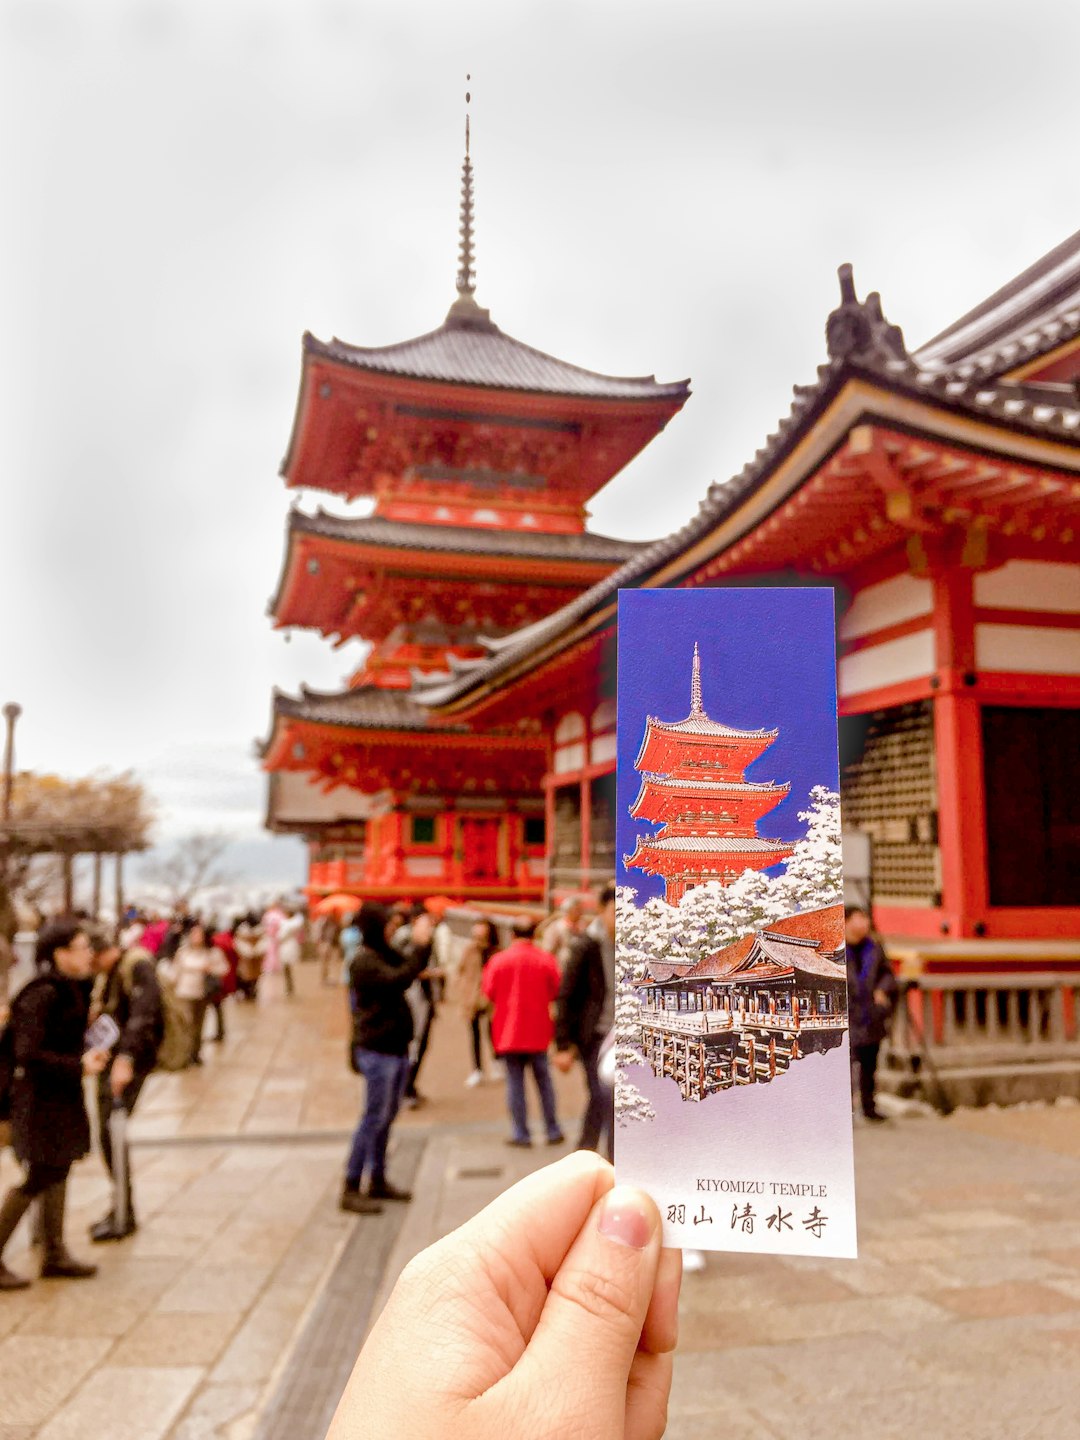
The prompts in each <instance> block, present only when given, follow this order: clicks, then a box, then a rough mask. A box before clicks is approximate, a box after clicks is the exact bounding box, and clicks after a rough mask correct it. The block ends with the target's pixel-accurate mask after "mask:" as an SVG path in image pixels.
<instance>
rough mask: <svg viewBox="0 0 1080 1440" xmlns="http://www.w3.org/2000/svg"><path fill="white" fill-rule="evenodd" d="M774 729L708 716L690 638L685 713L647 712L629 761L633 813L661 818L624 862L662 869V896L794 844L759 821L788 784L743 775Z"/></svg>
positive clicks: (763, 863)
mask: <svg viewBox="0 0 1080 1440" xmlns="http://www.w3.org/2000/svg"><path fill="white" fill-rule="evenodd" d="M777 733H778V732H777V731H776V730H737V729H734V728H733V727H732V726H730V725H722V724H720V722H719V721H717V720H711V719H710V718H709V716H708V715H707V714H706V713H705V708H704V706H703V705H702V703H701V654H700V652H699V650H698V647H697V645H695V646H694V664H693V672H692V678H691V682H690V714H689V715H688V716H687V717H686V719H685V720H679V721H677V722H676V723H674V724H668V723H666V722H664V721H662V720H658V719H657V718H656V717H655V716H654V715H650V716H649V718H648V720H647V722H646V726H645V737H644V739H643V740H642V742H641V749H640V750H639V751H638V757H637V759H636V760H635V762H634V766H635V768H636V769H637V770H638V771H640V772H641V774H642V781H641V789H640V791H639V792H638V797H637V799H636V800H635V801H634V803H633V805H632V806H631V807H630V814H631V815H632V816H633V817H634V819H635V820H650V821H653V822H656V823H661V824H662V829H660V830H659V831H658V832H657V833H656V834H655V835H649V836H642V835H639V836H638V839H637V847H636V848H635V850H634V853H633V855H627V856H626V857H625V863H626V865H627V866H633V867H635V868H636V869H639V870H644V871H645V873H646V874H647V875H662V876H663V878H664V889H665V894H666V898H667V900H668V902H669V903H670V904H672V905H677V904H678V903H679V901H680V900H681V899H682V898H683V896H684V895H685V894H686V891H687V890H688V889H690V887H691V886H693V885H701V884H703V883H704V882H705V881H706V880H719V881H720V883H721V884H725V885H726V884H729V883H730V882H731V881H732V880H734V879H735V878H736V877H737V876H739V875H741V874H742V872H743V871H744V870H748V869H749V870H768V869H769V868H770V867H771V866H773V865H778V864H779V863H780V861H781V860H786V859H787V858H788V856H789V855H790V854H791V852H792V849H793V848H794V847H793V846H791V845H789V844H787V843H786V842H785V841H783V840H765V839H762V837H761V836H760V835H759V834H758V833H757V825H758V821H759V820H760V819H761V818H762V816H763V815H767V814H768V813H769V811H770V810H773V809H775V807H776V806H777V805H779V804H780V802H781V800H783V799H784V798H785V796H786V795H787V793H788V789H789V786H787V785H774V784H773V783H772V782H769V783H768V784H764V785H756V784H751V783H748V782H747V781H746V780H745V779H744V776H745V773H746V769H747V766H749V765H751V764H752V763H753V762H754V761H755V760H757V759H758V758H759V756H761V755H763V754H764V752H765V751H766V750H767V749H768V748H769V746H770V745H771V744H772V743H773V741H774V740H775V739H776V736H777Z"/></svg>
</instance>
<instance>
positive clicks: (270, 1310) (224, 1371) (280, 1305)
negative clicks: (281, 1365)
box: [210, 1292, 309, 1385]
mask: <svg viewBox="0 0 1080 1440" xmlns="http://www.w3.org/2000/svg"><path fill="white" fill-rule="evenodd" d="M308 1298H309V1297H308V1294H307V1293H306V1292H305V1293H304V1294H303V1295H302V1296H299V1297H295V1298H294V1299H293V1301H292V1303H289V1302H288V1301H287V1300H285V1299H280V1297H274V1298H273V1299H271V1298H270V1297H267V1299H266V1300H264V1301H260V1303H259V1304H258V1305H256V1307H255V1308H254V1310H252V1312H251V1314H250V1315H249V1316H248V1318H247V1319H246V1320H245V1321H244V1323H243V1325H241V1327H240V1329H239V1330H238V1331H237V1332H236V1334H235V1335H234V1336H233V1338H232V1341H231V1342H230V1344H229V1347H228V1349H227V1350H226V1351H225V1353H224V1355H222V1357H221V1359H220V1360H219V1361H218V1363H217V1365H216V1366H215V1367H214V1370H213V1372H212V1374H211V1376H210V1379H211V1380H212V1381H213V1382H214V1383H215V1384H233V1385H235V1384H243V1383H245V1382H246V1383H250V1382H252V1381H255V1380H258V1381H263V1382H265V1381H266V1380H268V1379H269V1378H270V1376H271V1375H272V1374H273V1373H274V1370H275V1369H276V1367H277V1363H278V1361H279V1359H280V1357H281V1356H282V1354H283V1353H284V1352H285V1350H286V1349H287V1348H288V1346H289V1342H290V1341H291V1340H292V1338H293V1335H294V1333H295V1331H296V1326H297V1322H298V1320H299V1319H300V1317H301V1316H302V1314H303V1312H304V1309H305V1304H306V1301H307V1299H308ZM297 1301H299V1303H297Z"/></svg>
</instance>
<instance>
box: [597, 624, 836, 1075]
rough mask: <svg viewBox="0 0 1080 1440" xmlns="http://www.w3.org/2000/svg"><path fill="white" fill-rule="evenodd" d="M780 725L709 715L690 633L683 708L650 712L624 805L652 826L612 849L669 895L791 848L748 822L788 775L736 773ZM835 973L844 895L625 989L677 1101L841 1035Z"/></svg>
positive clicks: (779, 857) (648, 1050)
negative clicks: (637, 779)
mask: <svg viewBox="0 0 1080 1440" xmlns="http://www.w3.org/2000/svg"><path fill="white" fill-rule="evenodd" d="M778 733H779V732H778V731H777V730H768V729H763V730H741V729H737V728H735V727H733V726H730V725H724V724H722V723H721V722H719V721H717V720H713V719H711V718H710V716H709V715H708V714H707V713H706V711H705V708H704V705H703V703H702V696H701V655H700V652H699V649H698V646H697V645H696V644H695V646H694V659H693V669H692V677H691V686H690V714H689V715H688V716H687V717H686V719H685V720H680V721H677V722H674V723H669V722H665V721H662V720H658V719H657V718H656V717H655V716H653V715H649V716H648V717H647V720H646V724H645V734H644V737H643V739H642V742H641V748H640V749H639V751H638V755H637V759H636V761H635V762H634V765H635V769H636V770H637V771H638V772H639V773H640V774H641V777H642V778H641V788H640V789H639V791H638V794H637V798H636V799H635V800H634V802H633V804H632V805H631V806H630V812H629V813H630V815H631V816H632V817H633V818H634V819H636V820H646V821H650V822H652V823H654V824H659V825H660V827H661V828H660V829H659V830H658V831H657V832H656V833H655V834H653V835H649V836H643V835H639V836H638V837H637V843H636V845H635V848H634V853H633V854H632V855H627V856H625V857H624V863H625V864H626V865H627V867H628V868H629V867H631V866H632V867H634V868H637V869H640V870H643V871H645V873H646V874H648V875H660V876H662V877H663V880H664V886H665V891H666V899H667V901H668V903H669V904H671V905H676V906H677V905H679V904H680V903H681V902H682V900H683V899H684V898H685V896H686V894H687V892H688V891H689V890H691V889H693V888H694V887H695V886H699V885H704V884H708V883H709V882H713V883H717V884H719V885H720V886H723V887H727V886H729V885H731V884H733V883H734V881H736V880H737V879H738V878H739V877H740V876H741V875H742V874H743V873H744V872H745V871H747V870H751V871H764V870H768V869H770V868H771V867H772V866H774V865H778V864H780V863H781V862H783V861H785V860H787V859H788V858H789V857H790V856H791V855H792V854H793V853H794V851H795V846H794V845H793V844H791V843H789V842H787V841H784V840H771V839H766V838H764V837H763V836H761V835H759V834H758V822H759V821H760V820H761V819H762V818H763V817H764V816H765V815H767V814H769V812H770V811H771V810H773V809H774V808H775V807H776V806H777V805H779V804H780V802H781V801H782V800H783V799H785V797H786V796H787V794H788V792H789V789H790V787H789V786H788V785H787V784H777V783H774V782H772V781H768V782H754V781H748V780H747V779H746V778H745V776H746V771H747V769H748V767H749V766H750V765H751V764H753V762H754V761H755V760H757V759H759V758H760V756H761V755H763V754H764V753H765V751H766V750H767V749H768V748H769V746H770V745H771V744H772V743H773V741H774V740H775V739H776V738H777V735H778ZM846 985H847V971H846V965H845V955H844V910H843V906H842V905H840V904H834V905H826V906H820V907H818V908H816V909H808V910H803V911H799V912H798V913H796V914H793V915H787V916H783V917H781V918H779V919H776V920H771V921H768V922H767V923H763V924H761V925H760V926H757V927H755V928H754V929H753V930H752V931H751V932H750V933H749V934H745V935H742V936H740V938H739V939H737V940H736V941H734V943H732V944H730V945H727V946H725V947H724V948H723V949H721V950H718V951H717V952H716V953H714V954H712V955H708V956H706V957H705V958H703V959H701V960H699V961H698V962H697V963H696V964H693V965H690V966H686V965H678V964H671V965H664V964H654V965H652V966H651V967H650V971H649V974H648V976H647V977H645V978H643V979H641V980H640V982H639V983H638V985H637V987H636V989H637V994H638V999H639V1004H640V1011H639V1016H640V1027H641V1030H640V1033H641V1053H642V1056H643V1058H644V1059H645V1060H646V1062H647V1063H648V1064H649V1066H650V1067H651V1069H652V1071H653V1073H654V1074H655V1075H657V1076H664V1077H667V1078H669V1079H672V1080H674V1081H675V1082H676V1083H677V1085H678V1087H679V1092H680V1094H681V1095H682V1098H683V1099H684V1100H704V1099H705V1098H706V1097H707V1096H709V1095H711V1094H714V1093H715V1092H717V1091H721V1090H727V1089H730V1088H732V1087H733V1086H738V1085H753V1084H756V1083H760V1082H768V1081H771V1080H775V1079H776V1078H777V1077H779V1076H781V1075H783V1074H784V1073H785V1072H786V1071H787V1070H788V1069H789V1068H790V1066H791V1064H792V1062H793V1061H796V1060H800V1059H802V1058H803V1057H804V1056H805V1055H808V1054H812V1053H815V1052H816V1053H820V1052H823V1051H827V1050H832V1049H835V1048H836V1047H837V1046H838V1045H840V1044H841V1042H842V1040H843V1038H844V1034H845V1032H846V1030H847V1025H848V1017H847V989H846Z"/></svg>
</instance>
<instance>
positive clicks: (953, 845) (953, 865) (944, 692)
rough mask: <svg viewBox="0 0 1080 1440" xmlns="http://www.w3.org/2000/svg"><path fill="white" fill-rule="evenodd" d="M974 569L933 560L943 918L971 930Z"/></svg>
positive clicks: (980, 860)
mask: <svg viewBox="0 0 1080 1440" xmlns="http://www.w3.org/2000/svg"><path fill="white" fill-rule="evenodd" d="M972 576H973V572H972V571H971V570H970V569H968V568H967V567H966V566H963V565H962V564H958V563H956V561H953V562H952V563H950V562H949V559H948V558H947V557H943V558H942V563H940V564H939V565H938V566H936V567H935V568H934V571H933V582H934V637H935V645H936V659H937V668H936V674H937V679H938V683H939V688H938V690H937V693H936V695H935V698H934V748H935V755H936V760H937V790H938V843H939V845H940V847H941V889H942V924H943V925H947V926H948V934H950V935H952V936H956V937H960V936H972V935H974V934H975V933H976V929H975V927H976V926H977V925H981V924H983V923H985V919H986V909H987V905H988V900H989V894H988V882H987V861H986V794H985V788H984V774H983V745H982V712H981V706H980V702H979V695H978V684H977V680H978V677H977V675H976V671H975V611H974V599H973V590H972Z"/></svg>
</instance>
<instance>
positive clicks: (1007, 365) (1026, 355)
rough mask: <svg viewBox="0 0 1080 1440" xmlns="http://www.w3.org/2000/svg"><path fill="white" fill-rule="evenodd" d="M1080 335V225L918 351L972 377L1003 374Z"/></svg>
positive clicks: (931, 364) (919, 356)
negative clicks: (1074, 232)
mask: <svg viewBox="0 0 1080 1440" xmlns="http://www.w3.org/2000/svg"><path fill="white" fill-rule="evenodd" d="M1078 335H1080V230H1078V231H1077V233H1076V234H1075V235H1070V237H1069V238H1068V239H1067V240H1064V241H1062V243H1061V244H1060V245H1056V246H1055V247H1054V249H1053V250H1051V251H1049V253H1048V254H1046V255H1044V256H1043V257H1042V258H1041V259H1040V260H1036V262H1035V264H1034V265H1031V266H1029V267H1028V269H1026V270H1024V271H1023V272H1022V273H1021V274H1019V275H1017V276H1016V278H1015V279H1013V280H1010V281H1009V283H1008V284H1007V285H1003V286H1002V287H1001V289H1000V290H996V291H995V292H994V294H993V295H990V296H988V297H987V298H986V299H985V300H983V301H981V302H980V303H979V304H978V305H976V306H975V307H974V309H972V310H969V311H968V312H967V314H966V315H962V316H961V317H960V319H959V320H956V321H954V322H953V323H952V324H951V325H949V326H948V327H947V328H946V329H944V330H943V331H942V332H941V333H940V334H939V335H935V336H934V338H933V339H932V340H928V341H927V342H926V344H925V345H923V346H921V347H920V348H919V349H918V350H917V351H916V352H915V355H914V358H915V360H916V361H917V362H918V363H919V364H920V365H923V366H925V367H926V368H928V369H933V370H943V371H948V372H949V373H950V374H951V375H955V376H957V377H960V378H964V379H969V378H975V377H980V376H983V377H985V376H993V375H1000V374H1002V373H1003V372H1005V371H1009V370H1015V369H1016V368H1018V367H1019V366H1021V365H1026V364H1028V363H1030V362H1031V361H1033V360H1037V359H1039V357H1040V356H1042V355H1045V354H1046V353H1047V352H1048V351H1050V350H1053V349H1056V348H1057V347H1058V346H1059V345H1063V344H1065V343H1067V342H1068V341H1069V340H1073V339H1075V338H1076V337H1077V336H1078Z"/></svg>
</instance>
